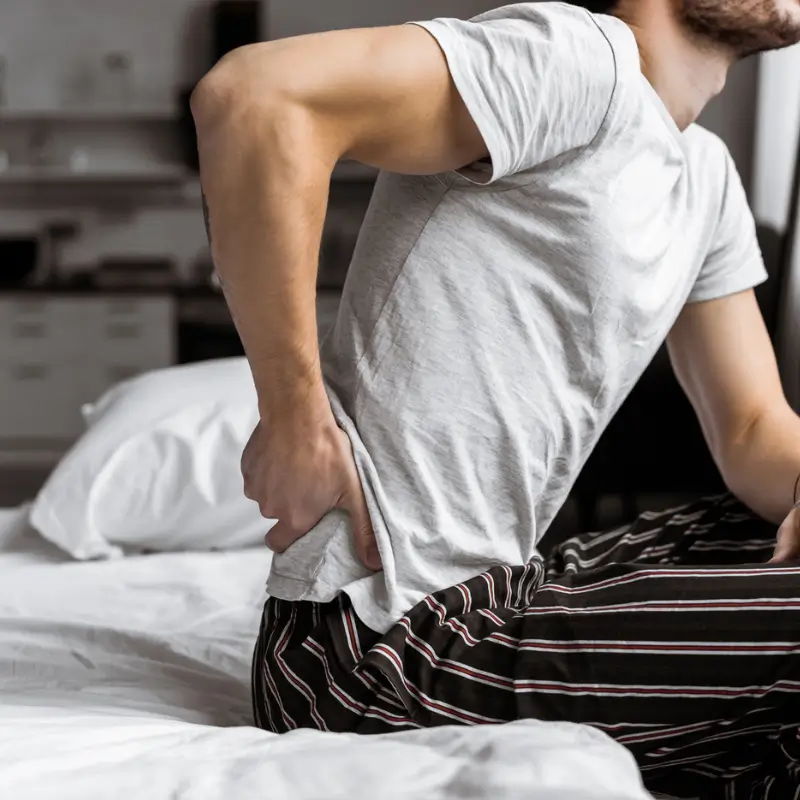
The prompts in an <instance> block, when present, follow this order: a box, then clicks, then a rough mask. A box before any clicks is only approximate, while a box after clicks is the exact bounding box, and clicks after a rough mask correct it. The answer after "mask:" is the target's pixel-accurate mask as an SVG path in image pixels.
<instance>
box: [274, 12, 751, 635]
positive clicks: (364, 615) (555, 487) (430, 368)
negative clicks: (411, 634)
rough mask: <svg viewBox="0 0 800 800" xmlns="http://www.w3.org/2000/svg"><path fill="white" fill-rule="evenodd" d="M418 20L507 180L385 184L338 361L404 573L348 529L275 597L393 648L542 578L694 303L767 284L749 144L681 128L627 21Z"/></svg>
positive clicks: (336, 400)
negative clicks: (545, 540) (606, 433)
mask: <svg viewBox="0 0 800 800" xmlns="http://www.w3.org/2000/svg"><path fill="white" fill-rule="evenodd" d="M418 24H422V25H423V26H424V27H425V28H426V29H427V30H428V31H429V32H430V33H431V35H433V36H434V37H435V38H436V40H437V41H438V42H439V45H440V46H441V48H442V50H443V51H444V53H445V55H446V57H447V60H448V63H449V66H450V70H451V73H452V75H453V78H454V80H455V84H456V86H457V88H458V90H459V91H460V93H461V95H462V97H463V99H464V101H465V103H466V105H467V107H468V109H469V111H470V113H471V115H472V117H473V119H474V120H475V122H476V124H477V125H478V128H479V129H480V131H481V133H482V135H483V138H484V140H485V142H486V144H487V146H488V149H489V153H490V156H491V163H478V164H474V165H472V166H470V167H469V168H467V169H465V170H463V171H462V172H460V173H447V174H442V175H433V176H427V177H409V176H400V175H392V174H382V175H381V176H380V178H379V180H378V183H377V186H376V189H375V193H374V196H373V199H372V203H371V206H370V209H369V212H368V215H367V218H366V221H365V223H364V226H363V229H362V231H361V236H360V238H359V242H358V246H357V248H356V253H355V257H354V260H353V262H352V266H351V268H350V272H349V275H348V278H347V284H346V287H345V291H344V296H343V299H342V306H341V310H340V314H339V318H338V321H337V324H336V326H335V327H334V329H333V331H332V332H331V334H330V335H329V336H328V338H327V340H326V341H325V343H324V346H323V351H322V362H323V373H324V376H325V381H326V384H327V387H328V392H329V396H330V400H331V404H332V407H333V410H334V414H335V416H336V418H337V421H338V423H339V424H340V425H341V427H342V428H343V429H344V430H345V431H346V432H347V433H348V435H349V436H350V439H351V441H352V444H353V449H354V452H355V457H356V462H357V465H358V469H359V473H360V476H361V479H362V483H363V486H364V491H365V494H366V498H367V504H368V507H369V511H370V516H371V518H372V523H373V525H374V528H375V534H376V536H377V540H378V545H379V549H380V553H381V557H382V560H383V564H384V570H383V571H382V572H380V573H377V574H373V573H370V572H369V571H368V570H366V569H365V568H364V567H363V566H361V564H360V563H359V561H358V559H357V558H356V554H355V551H354V548H353V545H352V540H351V530H350V525H349V521H348V518H347V516H346V515H345V514H343V513H341V512H333V513H331V514H329V515H328V516H326V517H325V518H324V519H323V520H322V521H321V522H320V524H319V525H318V526H316V527H315V528H314V529H313V530H312V531H311V532H310V533H309V534H308V535H307V536H305V537H304V538H303V539H301V540H299V541H298V542H297V543H296V544H294V545H293V546H292V547H291V548H290V549H289V550H288V551H287V552H286V553H285V554H283V555H279V556H276V557H275V559H274V561H273V567H272V572H271V575H270V578H269V582H268V586H267V588H268V590H269V592H270V593H271V594H273V595H275V596H277V597H281V598H284V599H288V600H316V601H321V602H325V601H329V600H331V599H333V598H334V597H335V596H336V595H337V594H339V593H340V592H346V593H347V594H348V595H349V596H350V598H351V599H352V602H353V605H354V608H355V611H356V613H357V614H358V616H359V617H360V618H361V619H362V620H363V621H364V622H365V623H366V624H367V625H369V626H370V627H371V628H373V629H375V630H377V631H381V632H383V631H385V630H387V629H388V628H389V627H390V626H391V625H392V624H393V623H394V622H395V621H397V619H399V618H400V617H401V616H402V615H403V614H404V613H405V612H406V611H407V610H408V609H409V608H410V607H411V606H413V605H414V604H415V603H417V602H418V601H419V600H421V599H422V598H423V597H424V596H425V595H426V594H429V593H431V592H434V591H436V590H439V589H442V588H444V587H446V586H450V585H452V584H455V583H458V582H460V581H463V580H465V579H467V578H469V577H472V576H474V575H476V574H477V573H480V572H481V571H483V570H486V569H487V568H489V567H491V566H494V565H497V564H506V565H516V564H523V563H525V562H527V561H528V560H529V559H530V558H531V557H532V556H533V555H534V554H535V552H536V543H537V541H538V540H539V539H540V538H541V537H542V535H543V534H544V533H545V531H546V530H547V527H548V525H549V524H550V523H551V521H552V520H553V517H554V516H555V515H556V513H557V511H558V510H559V508H560V507H561V505H562V504H563V503H564V501H565V499H566V497H567V495H568V493H569V491H570V488H571V486H572V484H573V482H574V481H575V478H576V477H577V475H578V473H579V471H580V469H581V467H582V465H583V464H584V462H585V460H586V458H587V457H588V455H589V453H590V452H591V450H592V448H593V447H594V445H595V444H596V442H597V440H598V438H599V436H600V434H601V433H602V431H603V429H604V428H605V426H606V425H607V423H608V421H609V420H610V419H611V417H612V415H613V414H614V413H615V412H616V410H617V409H618V408H619V406H620V404H621V403H622V401H623V400H624V399H625V397H626V395H627V394H628V392H629V391H630V389H631V387H632V386H633V385H634V383H635V382H636V380H637V379H638V378H639V376H640V375H641V374H642V371H643V370H644V369H645V367H646V366H647V364H648V362H649V361H650V360H651V358H652V357H653V355H654V354H655V352H656V350H657V349H658V348H659V346H660V345H661V343H662V342H663V341H664V339H665V337H666V335H667V333H668V332H669V330H670V327H671V326H672V324H673V323H674V321H675V319H676V317H677V316H678V314H679V313H680V311H681V309H682V307H683V306H684V304H685V303H687V302H693V301H702V300H710V299H712V298H716V297H722V296H724V295H728V294H732V293H734V292H739V291H743V290H745V289H749V288H751V287H752V286H754V285H756V284H758V283H760V282H761V281H762V280H764V279H765V277H766V273H765V270H764V266H763V263H762V260H761V256H760V253H759V249H758V245H757V242H756V237H755V226H754V223H753V219H752V216H751V214H750V211H749V209H748V207H747V202H746V199H745V195H744V191H743V189H742V186H741V182H740V180H739V178H738V176H737V174H736V170H735V168H734V166H733V163H732V161H731V158H730V156H729V154H728V152H727V150H726V149H725V147H724V145H723V144H722V143H721V142H720V140H719V139H717V138H716V137H715V136H713V135H712V134H710V133H708V132H707V131H704V130H703V129H701V128H699V127H697V126H692V127H691V128H689V129H688V130H687V131H685V132H683V133H681V132H680V131H679V129H678V128H677V126H676V125H675V122H674V121H673V120H672V118H671V117H670V116H669V114H668V112H667V110H666V108H665V106H664V105H663V104H662V102H661V100H660V99H659V97H658V95H657V94H656V92H655V91H654V90H653V88H652V87H651V86H650V84H649V83H648V82H647V80H646V79H645V78H644V76H643V75H642V72H641V69H640V61H639V52H638V48H637V45H636V41H635V39H634V37H633V34H632V33H631V31H630V29H629V28H628V27H627V26H626V25H625V24H624V23H622V22H621V21H619V20H617V19H615V18H612V17H607V16H596V15H591V14H589V13H588V12H586V11H585V10H583V9H579V8H576V7H573V6H569V5H563V4H560V3H524V4H520V5H513V6H507V7H505V8H501V9H498V10H496V11H491V12H489V13H487V14H483V15H481V16H480V17H477V18H476V19H474V20H472V21H469V22H464V21H460V20H454V19H439V20H435V21H432V22H426V23H418Z"/></svg>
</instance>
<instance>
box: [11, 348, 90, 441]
mask: <svg viewBox="0 0 800 800" xmlns="http://www.w3.org/2000/svg"><path fill="white" fill-rule="evenodd" d="M0 385H1V386H2V392H0V438H7V439H8V438H10V439H15V438H26V439H38V438H44V439H72V438H74V437H75V436H77V435H79V434H80V432H81V431H82V430H83V423H82V421H81V415H80V400H79V393H78V381H77V377H76V373H75V369H74V368H73V367H71V366H69V365H64V364H61V365H52V364H49V363H47V362H43V361H35V360H29V361H26V360H23V359H19V360H18V361H17V362H16V363H11V364H0Z"/></svg>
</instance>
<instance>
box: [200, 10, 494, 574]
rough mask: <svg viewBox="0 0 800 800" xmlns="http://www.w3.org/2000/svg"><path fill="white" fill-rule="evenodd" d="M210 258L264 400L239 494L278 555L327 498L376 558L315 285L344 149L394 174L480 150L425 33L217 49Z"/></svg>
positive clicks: (206, 141) (204, 108)
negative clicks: (338, 407) (324, 364)
mask: <svg viewBox="0 0 800 800" xmlns="http://www.w3.org/2000/svg"><path fill="white" fill-rule="evenodd" d="M192 112H193V115H194V118H195V122H196V127H197V132H198V149H199V155H200V172H201V181H202V185H203V191H204V211H205V212H206V220H207V227H208V230H209V237H210V243H211V250H212V257H213V260H214V263H215V266H216V269H217V272H218V273H219V276H220V278H221V280H222V284H223V286H224V291H225V297H226V300H227V302H228V305H229V306H230V309H231V313H232V316H233V319H234V321H235V323H236V327H237V329H238V332H239V334H240V336H241V339H242V342H243V344H244V348H245V351H246V353H247V357H248V361H249V363H250V366H251V369H252V373H253V378H254V381H255V385H256V390H257V393H258V401H259V408H260V412H261V423H262V424H261V425H260V426H259V428H258V429H257V430H256V433H255V434H254V437H253V439H252V440H251V442H250V444H249V445H248V448H247V450H246V452H245V456H244V457H243V472H244V477H245V490H246V492H247V494H248V496H249V497H251V498H252V499H254V500H256V501H258V502H259V506H260V508H261V511H262V513H263V514H264V516H266V517H273V518H277V519H279V520H280V522H279V523H278V525H276V526H275V528H273V530H272V531H270V534H269V536H268V543H269V544H270V546H272V547H273V548H274V549H276V550H279V551H280V550H284V549H286V548H287V547H288V546H289V545H290V544H291V543H292V542H294V541H295V540H296V539H298V538H299V537H300V536H302V535H303V534H305V533H306V532H307V531H308V530H309V529H310V528H311V527H313V525H315V524H316V523H317V522H318V521H319V519H320V518H321V517H322V516H323V515H324V514H325V513H327V511H329V510H330V509H332V508H334V507H340V508H344V509H346V510H348V511H349V512H350V514H351V517H352V519H353V523H354V527H355V530H356V534H357V535H356V545H357V548H358V550H359V554H360V556H361V557H362V560H364V561H365V563H367V564H368V565H369V566H377V564H378V562H377V561H376V554H375V552H374V549H373V551H372V552H368V551H369V550H370V545H371V544H372V542H371V529H370V528H369V519H368V517H367V515H366V509H365V506H364V501H363V494H362V493H361V488H360V486H359V485H358V481H357V475H356V473H355V469H354V465H353V463H352V455H351V454H350V451H349V447H348V446H347V443H346V442H345V441H344V439H345V437H344V435H343V434H342V433H341V431H339V429H338V428H337V426H336V424H335V421H334V419H333V415H332V413H331V409H330V406H329V404H328V400H327V397H326V395H325V391H324V388H323V384H322V378H321V371H320V364H319V353H318V347H317V327H316V310H315V285H316V273H317V263H318V255H319V246H320V238H321V235H322V227H323V222H324V218H325V212H326V206H327V197H328V187H329V183H330V178H331V172H332V170H333V168H334V166H335V164H336V162H337V161H338V160H340V159H343V158H348V159H355V160H358V161H361V162H364V163H366V164H371V165H374V166H377V167H380V168H385V169H389V170H392V171H396V172H405V173H436V172H441V171H445V170H449V169H454V168H458V167H462V166H464V165H466V164H468V163H470V162H473V161H475V160H477V159H480V158H482V157H484V156H485V155H486V152H487V148H486V146H485V144H484V142H483V140H482V138H481V136H480V134H479V132H478V130H477V128H476V126H475V124H474V123H473V121H472V119H471V117H470V115H469V113H468V112H467V110H466V108H465V106H464V103H463V102H462V100H461V98H460V96H459V94H458V92H457V91H456V89H455V87H454V85H453V82H452V79H451V77H450V73H449V71H448V68H447V64H446V61H445V58H444V55H443V53H442V52H441V50H440V49H439V46H438V45H437V44H436V42H435V40H434V39H433V38H432V37H431V36H430V35H429V34H428V33H427V32H426V31H425V30H423V29H422V28H419V27H416V26H401V27H391V28H378V29H368V30H351V31H338V32H332V33H324V34H317V35H311V36H303V37H297V38H293V39H286V40H281V41H277V42H273V43H267V44H259V45H252V46H249V47H245V48H241V49H239V50H237V51H234V52H233V53H232V54H230V55H228V56H226V57H225V58H224V59H223V60H222V61H221V62H220V63H219V65H218V66H217V67H215V68H214V69H213V70H212V71H211V72H210V73H209V74H208V75H207V76H206V77H205V78H204V79H203V80H202V81H201V82H200V84H199V85H198V87H197V88H196V89H195V92H194V94H193V96H192Z"/></svg>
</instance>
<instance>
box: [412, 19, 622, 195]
mask: <svg viewBox="0 0 800 800" xmlns="http://www.w3.org/2000/svg"><path fill="white" fill-rule="evenodd" d="M411 24H414V25H419V26H421V27H423V28H425V29H426V30H427V31H428V32H429V33H430V34H431V35H432V36H433V37H434V38H435V39H436V41H437V42H438V43H439V46H440V47H441V49H442V51H443V52H444V55H445V57H446V59H447V63H448V67H449V69H450V73H451V75H452V77H453V82H454V83H455V86H456V89H457V90H458V92H459V93H460V95H461V97H462V99H463V101H464V103H465V105H466V107H467V110H468V111H469V113H470V115H471V116H472V119H473V120H474V122H475V124H476V125H477V127H478V130H479V131H480V133H481V135H482V137H483V140H484V143H485V144H486V146H487V149H488V151H489V156H490V157H491V169H490V170H487V173H488V174H482V173H481V170H480V169H479V168H478V166H477V165H475V167H474V168H472V169H470V168H467V169H465V170H462V171H461V172H462V174H463V175H464V176H465V177H468V178H470V179H471V180H474V181H475V182H479V183H491V182H492V181H496V180H499V179H500V178H503V177H505V176H507V175H512V174H515V173H518V172H524V171H526V170H529V169H532V168H534V167H536V166H537V165H539V164H542V163H544V162H545V161H547V160H549V159H551V158H554V157H556V156H558V155H561V154H564V153H567V152H568V151H572V150H575V149H578V148H583V147H585V146H586V145H588V144H589V143H590V142H591V141H592V140H593V139H594V137H595V136H596V135H597V133H598V131H599V130H600V127H601V125H602V123H603V120H604V118H605V115H606V113H607V111H608V107H609V105H610V102H611V96H612V94H613V91H614V84H615V80H616V68H615V62H614V53H613V50H612V48H611V44H610V43H609V41H608V39H607V38H606V37H605V35H604V34H603V32H602V30H601V29H600V28H599V26H598V25H597V23H596V22H595V21H594V19H593V17H592V16H591V15H590V14H589V13H588V12H587V11H585V10H584V9H581V8H576V7H572V6H568V5H562V4H558V3H544V4H539V3H523V4H519V5H512V6H506V7H504V8H500V9H497V10H495V11H491V12H488V13H487V14H482V15H481V16H479V17H476V18H475V19H473V20H470V21H464V20H459V19H434V20H432V21H429V22H414V23H411Z"/></svg>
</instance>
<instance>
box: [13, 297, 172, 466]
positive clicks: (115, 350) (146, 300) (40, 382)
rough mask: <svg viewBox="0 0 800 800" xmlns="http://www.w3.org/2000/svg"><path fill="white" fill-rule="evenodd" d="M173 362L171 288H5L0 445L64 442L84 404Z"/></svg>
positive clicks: (76, 430) (79, 425)
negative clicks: (57, 291) (87, 292)
mask: <svg viewBox="0 0 800 800" xmlns="http://www.w3.org/2000/svg"><path fill="white" fill-rule="evenodd" d="M173 363H175V311H174V301H173V299H172V297H170V296H167V295H163V296H149V295H141V296H133V295H120V296H113V295H91V296H58V295H45V294H42V295H39V294H36V295H24V294H15V295H6V296H0V448H2V449H20V448H21V449H33V450H36V449H46V448H52V449H58V448H59V447H63V446H64V445H65V444H67V443H69V441H70V440H73V439H74V438H75V437H76V436H78V435H79V434H80V432H81V431H82V429H83V422H82V418H81V413H80V408H81V405H83V404H84V403H87V402H90V401H92V400H95V399H96V398H97V397H98V396H99V395H101V394H102V393H103V392H104V391H105V390H106V389H108V388H110V387H111V386H113V385H114V384H115V383H117V382H119V381H120V380H123V379H124V378H127V377H131V376H133V375H136V374H139V373H141V372H146V371H148V370H151V369H157V368H160V367H166V366H169V365H171V364H173Z"/></svg>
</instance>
